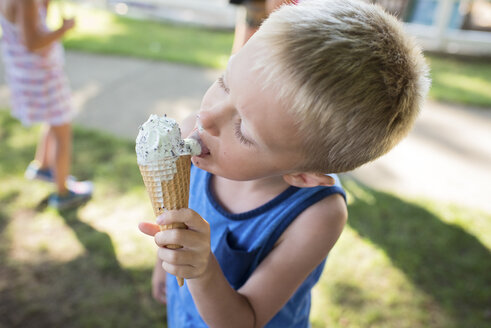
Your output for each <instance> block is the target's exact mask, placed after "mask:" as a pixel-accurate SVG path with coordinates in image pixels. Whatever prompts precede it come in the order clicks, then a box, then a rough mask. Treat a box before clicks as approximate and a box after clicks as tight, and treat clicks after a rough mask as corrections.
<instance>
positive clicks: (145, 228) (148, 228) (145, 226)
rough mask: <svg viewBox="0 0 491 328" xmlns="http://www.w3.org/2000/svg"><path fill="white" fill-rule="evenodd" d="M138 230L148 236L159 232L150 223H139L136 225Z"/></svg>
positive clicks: (154, 225) (158, 229) (157, 228)
mask: <svg viewBox="0 0 491 328" xmlns="http://www.w3.org/2000/svg"><path fill="white" fill-rule="evenodd" d="M138 229H140V231H141V232H143V233H144V234H146V235H149V236H155V234H156V233H157V232H159V231H160V227H159V226H158V225H156V224H155V223H151V222H140V223H139V224H138Z"/></svg>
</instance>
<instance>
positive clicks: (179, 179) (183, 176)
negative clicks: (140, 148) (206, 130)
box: [139, 156, 191, 286]
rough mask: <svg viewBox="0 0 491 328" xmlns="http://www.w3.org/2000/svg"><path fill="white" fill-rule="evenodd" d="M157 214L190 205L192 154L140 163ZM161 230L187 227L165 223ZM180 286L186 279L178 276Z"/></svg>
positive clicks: (185, 227)
mask: <svg viewBox="0 0 491 328" xmlns="http://www.w3.org/2000/svg"><path fill="white" fill-rule="evenodd" d="M139 167H140V173H141V175H142V177H143V182H144V183H145V188H146V189H147V192H148V195H149V196H150V201H151V202H152V207H153V212H154V213H155V216H159V215H160V214H162V213H163V212H164V211H166V210H178V209H181V208H187V207H188V201H189V181H190V174H191V156H180V157H179V158H178V159H177V161H175V165H174V160H172V159H163V160H160V161H157V162H155V163H152V164H148V165H139ZM160 229H161V230H168V229H187V226H186V225H185V224H184V223H180V222H179V223H172V224H164V225H161V226H160ZM166 247H167V248H170V249H178V248H182V246H181V245H174V244H170V245H167V246H166ZM177 282H178V284H179V286H182V285H183V284H184V279H183V278H180V277H177Z"/></svg>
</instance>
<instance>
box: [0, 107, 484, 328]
mask: <svg viewBox="0 0 491 328" xmlns="http://www.w3.org/2000/svg"><path fill="white" fill-rule="evenodd" d="M38 132H39V130H38V129H37V128H30V129H25V128H23V127H22V126H21V125H20V124H19V123H17V122H16V121H15V120H13V119H12V118H10V116H9V114H8V112H7V111H5V110H0V140H2V142H1V143H0V158H1V159H2V160H1V161H0V185H1V186H2V188H0V262H1V263H2V264H1V265H0V327H23V328H30V327H33V328H34V327H36V328H37V327H121V328H125V327H132V328H133V327H162V323H163V321H164V317H165V311H164V309H163V308H162V307H160V306H158V305H157V304H156V303H155V302H154V301H153V300H152V299H151V297H150V276H151V270H152V267H153V264H154V259H155V245H154V243H153V241H152V240H151V238H149V237H147V236H144V235H142V234H141V233H139V232H138V230H137V223H138V222H139V221H141V220H145V219H147V220H148V219H151V218H152V217H153V215H152V210H151V207H150V202H149V200H148V198H147V195H146V193H145V190H144V187H143V183H142V181H141V177H140V174H139V172H138V167H137V165H136V160H135V154H134V143H133V141H131V140H119V139H115V138H114V137H111V136H108V135H105V134H102V133H99V132H94V131H90V130H86V129H82V128H77V127H76V128H75V130H74V137H75V149H74V154H75V157H74V167H73V173H74V174H75V175H76V176H78V177H81V178H84V179H91V180H93V181H94V183H95V188H96V189H95V195H94V198H93V199H92V200H91V201H90V202H89V203H87V204H86V205H84V206H83V207H81V208H79V209H78V210H72V211H64V212H56V211H53V210H50V209H47V208H46V197H47V195H48V194H49V192H51V191H52V187H51V186H49V185H47V184H45V183H42V182H30V181H26V180H24V178H23V171H24V169H25V167H26V165H27V164H28V162H29V161H30V160H31V158H32V155H33V153H34V150H35V144H36V140H37V135H38ZM344 182H345V187H346V189H347V191H348V195H349V224H348V226H347V228H346V230H345V231H344V233H343V235H342V237H341V239H340V241H339V242H338V244H337V245H336V246H335V248H334V250H333V251H332V254H331V255H330V256H329V259H328V261H327V266H326V269H325V271H324V273H323V275H322V277H321V281H320V283H319V284H318V285H317V286H316V287H315V289H314V293H313V295H314V296H313V310H312V315H311V321H312V325H313V327H315V328H321V327H350V328H351V327H391V328H392V327H393V328H401V327H411V328H418V327H421V328H423V327H424V328H426V327H432V328H434V327H436V328H448V327H455V328H461V327H486V326H489V320H491V306H490V303H489V299H490V296H491V276H490V275H489V272H491V255H490V248H491V214H489V213H481V212H479V211H475V210H469V209H465V208H459V207H454V206H450V205H446V204H440V203H435V202H431V201H428V200H411V199H406V198H401V197H396V196H395V195H391V194H387V193H382V192H379V191H376V190H373V189H370V188H367V187H365V186H363V185H361V184H359V183H357V182H355V181H352V180H348V179H347V178H345V179H344Z"/></svg>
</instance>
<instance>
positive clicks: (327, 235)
mask: <svg viewBox="0 0 491 328" xmlns="http://www.w3.org/2000/svg"><path fill="white" fill-rule="evenodd" d="M347 219H348V209H347V206H346V201H345V199H344V196H343V194H341V193H333V194H331V195H329V196H327V197H325V198H323V199H321V200H319V201H318V202H315V203H314V204H312V205H311V206H309V207H308V208H306V209H305V210H304V211H302V212H301V213H300V214H299V215H298V217H297V218H296V219H295V220H294V221H293V222H292V223H291V224H290V226H289V227H288V228H287V229H286V230H285V232H284V233H283V234H282V236H281V237H280V239H279V240H278V243H280V242H288V243H289V242H292V243H299V242H300V243H302V244H304V243H305V244H306V245H307V244H308V245H309V248H311V247H312V245H315V247H314V248H317V249H318V250H319V252H321V253H322V252H326V254H325V255H327V253H328V252H329V250H330V249H331V248H332V246H333V245H334V243H335V242H336V240H337V239H338V237H339V235H340V234H341V231H342V230H343V228H344V225H345V224H346V221H347Z"/></svg>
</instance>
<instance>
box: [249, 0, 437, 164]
mask: <svg viewBox="0 0 491 328" xmlns="http://www.w3.org/2000/svg"><path fill="white" fill-rule="evenodd" d="M255 37H256V38H258V39H260V40H263V41H264V45H265V46H264V48H263V49H262V51H261V52H260V53H259V54H257V62H256V65H255V69H257V70H258V71H259V72H260V74H261V76H262V78H263V79H264V85H265V86H271V87H274V88H275V90H276V95H277V97H278V99H279V100H280V101H281V102H282V104H283V105H284V106H286V108H288V110H290V111H291V113H293V115H294V117H295V118H296V119H297V120H298V131H299V136H300V137H301V138H302V140H304V145H303V146H304V147H303V151H304V154H305V158H306V160H305V163H303V164H302V167H300V168H299V169H302V170H305V171H312V172H324V173H336V172H345V171H349V170H352V169H354V168H356V167H358V166H360V165H362V164H364V163H367V162H369V161H372V160H374V159H376V158H377V157H379V156H381V155H383V154H385V153H386V152H388V151H389V150H390V149H391V148H392V147H394V146H395V145H396V144H397V143H398V142H399V141H400V140H401V139H402V138H403V137H404V136H406V135H407V133H408V132H409V130H410V129H411V127H412V125H413V123H414V120H415V118H416V116H417V114H418V112H419V110H420V107H421V106H422V103H423V100H424V98H425V97H426V93H427V91H428V89H429V85H430V81H429V78H428V67H427V65H426V63H425V60H424V58H423V56H422V54H421V51H420V49H419V48H418V47H417V46H416V45H415V43H414V42H413V41H412V40H411V39H410V38H409V37H408V36H406V35H405V34H404V33H403V31H402V24H401V23H400V22H399V21H397V19H396V18H395V17H393V16H391V15H390V14H388V13H386V12H385V11H384V10H383V9H382V8H380V7H378V6H376V5H372V4H368V3H364V2H361V1H353V0H348V1H347V0H306V1H304V2H302V3H300V4H299V5H298V6H283V7H281V8H280V9H279V10H277V11H276V12H274V13H273V14H271V15H270V17H269V18H268V19H267V20H266V21H265V22H264V23H263V25H262V26H261V28H260V32H259V33H256V35H255ZM280 82H281V83H280Z"/></svg>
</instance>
